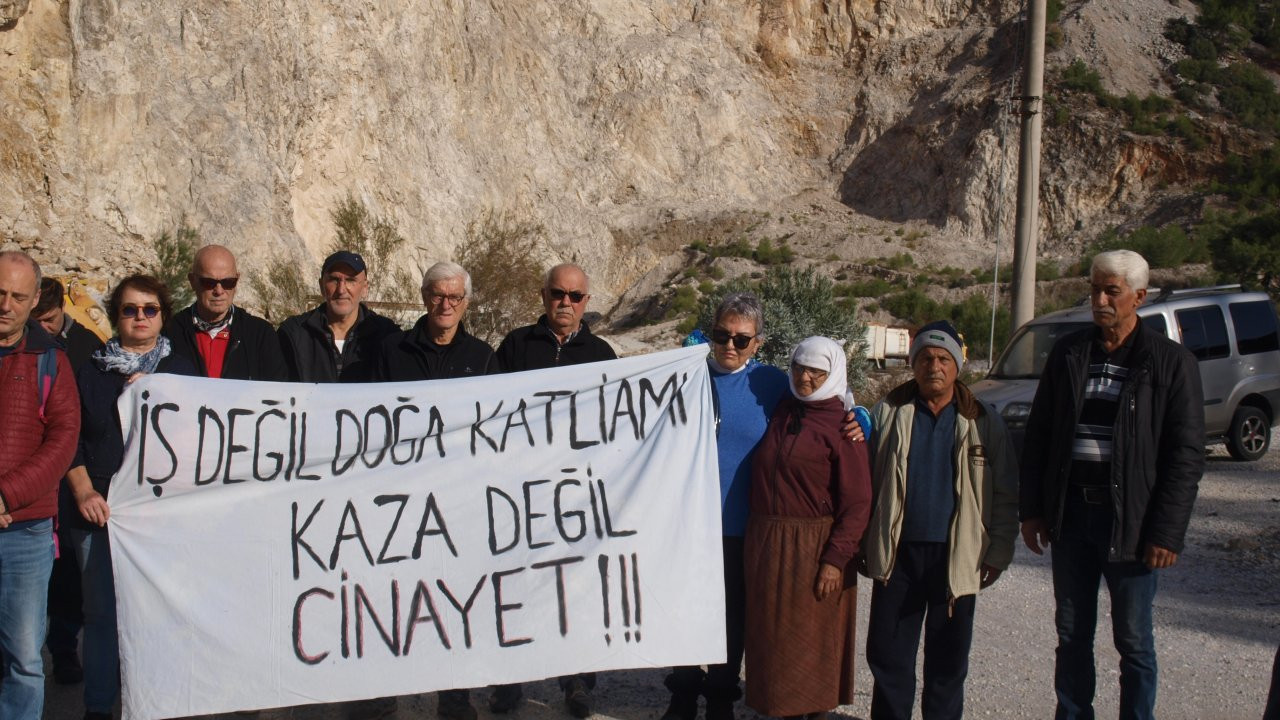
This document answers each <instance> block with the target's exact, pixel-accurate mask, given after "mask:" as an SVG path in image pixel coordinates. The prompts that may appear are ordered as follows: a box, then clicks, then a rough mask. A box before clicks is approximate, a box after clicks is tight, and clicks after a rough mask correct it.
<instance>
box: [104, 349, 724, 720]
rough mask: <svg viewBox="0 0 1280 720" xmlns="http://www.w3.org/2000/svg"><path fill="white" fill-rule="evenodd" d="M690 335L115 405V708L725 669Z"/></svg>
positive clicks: (706, 424) (142, 393)
mask: <svg viewBox="0 0 1280 720" xmlns="http://www.w3.org/2000/svg"><path fill="white" fill-rule="evenodd" d="M705 352H706V349H705V348H698V347H693V348H685V349H681V350H673V351H670V352H664V353H658V354H654V355H648V356H642V357H635V358H627V359H623V360H616V361H611V362H607V363H595V364H590V365H578V366H573V367H565V368H556V369H551V370H541V371H534V372H527V373H518V374H513V375H502V376H491V377H482V378H468V379H461V380H437V381H427V382H418V383H388V384H375V385H304V384H284V383H249V382H238V381H225V380H207V379H192V378H186V377H177V376H166V375H153V376H148V377H146V378H143V379H142V380H140V381H139V382H137V383H135V385H136V387H132V388H131V389H129V390H128V391H126V393H125V394H124V395H123V396H122V397H121V400H120V405H119V409H120V417H121V418H122V421H123V422H124V425H125V433H126V452H125V463H124V465H123V466H122V467H121V469H120V472H119V473H117V475H116V476H115V478H114V479H113V481H112V484H111V490H110V502H111V508H112V512H111V520H110V523H109V529H110V533H111V551H112V560H113V563H114V570H115V578H116V588H117V590H116V592H117V598H118V606H119V613H118V615H119V628H120V651H121V658H122V673H123V681H124V682H123V686H124V688H123V696H124V706H125V714H126V717H129V718H143V719H144V720H149V719H150V718H160V717H173V716H181V715H198V714H207V713H214V712H227V711H233V710H246V709H257V708H268V707H280V706H287V705H298V704H305V703H311V702H332V701H341V700H354V699H360V698H367V697H381V696H388V695H400V694H411V693H420V692H426V691H430V690H439V689H447V688H459V687H475V686H480V685H487V684H491V683H509V682H517V681H524V680H533V679H540V678H545V677H551V676H556V675H564V674H570V673H576V672H585V671H590V670H610V669H621V668H630V667H643V666H666V665H689V664H700V663H707V662H721V661H723V658H724V597H723V587H722V584H721V580H720V578H721V577H722V567H721V555H720V510H719V499H720V494H719V486H718V482H717V479H716V478H717V468H716V453H715V438H714V432H713V429H712V424H713V417H712V415H713V410H712V400H711V395H710V384H709V381H708V377H707V365H706V361H705Z"/></svg>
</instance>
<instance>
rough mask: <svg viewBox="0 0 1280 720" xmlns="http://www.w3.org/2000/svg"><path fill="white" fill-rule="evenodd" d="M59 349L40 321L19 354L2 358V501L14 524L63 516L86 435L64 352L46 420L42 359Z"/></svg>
mask: <svg viewBox="0 0 1280 720" xmlns="http://www.w3.org/2000/svg"><path fill="white" fill-rule="evenodd" d="M51 347H57V345H56V344H55V343H54V341H53V339H52V338H50V337H49V334H48V333H46V332H45V331H44V329H43V328H41V327H40V326H39V325H38V324H36V323H34V322H29V323H27V332H26V334H25V335H24V336H23V337H22V339H21V340H19V341H18V344H17V345H16V346H15V347H14V349H13V351H12V352H10V353H9V354H7V355H5V356H4V357H3V358H0V418H3V419H4V431H3V432H0V501H3V502H4V507H5V508H6V510H5V512H7V513H8V514H9V515H11V516H13V522H23V521H25V520H41V519H43V518H48V517H53V516H54V515H55V514H57V512H58V482H59V481H60V480H61V479H62V476H63V475H65V474H66V472H67V468H69V467H71V458H72V457H73V456H74V455H75V453H76V441H77V439H78V438H79V436H80V394H79V393H78V392H77V391H76V375H75V373H74V372H72V370H71V363H70V362H69V361H68V360H67V355H66V353H64V352H62V350H58V351H57V354H58V375H57V377H56V378H55V379H54V382H53V389H52V391H51V392H50V393H49V398H48V400H47V401H46V403H45V408H44V417H43V418H41V417H40V399H39V397H38V396H37V393H36V376H37V375H38V364H39V361H40V355H41V354H42V353H43V352H44V351H45V350H46V349H48V348H51Z"/></svg>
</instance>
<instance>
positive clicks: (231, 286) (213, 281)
mask: <svg viewBox="0 0 1280 720" xmlns="http://www.w3.org/2000/svg"><path fill="white" fill-rule="evenodd" d="M196 282H198V283H200V287H202V288H204V289H205V290H212V289H214V288H216V287H218V286H219V285H221V286H222V289H223V290H235V289H236V283H238V282H240V278H238V277H224V278H211V277H198V278H196Z"/></svg>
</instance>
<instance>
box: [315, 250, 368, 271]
mask: <svg viewBox="0 0 1280 720" xmlns="http://www.w3.org/2000/svg"><path fill="white" fill-rule="evenodd" d="M334 265H346V266H347V267H349V268H351V269H352V270H355V271H356V274H360V273H362V272H364V258H362V257H360V253H353V252H351V251H349V250H339V251H338V252H336V253H334V254H332V255H330V256H329V257H327V258H325V259H324V265H322V266H320V274H322V275H323V274H324V273H327V272H329V271H330V270H332V269H333V266H334Z"/></svg>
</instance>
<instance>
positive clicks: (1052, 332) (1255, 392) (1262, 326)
mask: <svg viewBox="0 0 1280 720" xmlns="http://www.w3.org/2000/svg"><path fill="white" fill-rule="evenodd" d="M1138 316H1139V317H1140V318H1141V319H1142V322H1143V323H1145V324H1146V325H1147V327H1148V328H1151V329H1153V330H1156V331H1157V332H1160V333H1163V334H1165V335H1167V336H1168V337H1170V338H1172V339H1174V340H1177V341H1178V342H1181V343H1182V344H1183V345H1185V346H1186V348H1187V349H1188V350H1190V351H1191V353H1192V354H1193V355H1195V356H1196V360H1197V361H1198V362H1199V364H1200V379H1201V381H1202V383H1203V385H1204V429H1205V435H1206V438H1205V442H1206V443H1216V442H1225V443H1226V445H1227V452H1229V453H1231V456H1232V457H1233V458H1236V459H1237V460H1257V459H1258V458H1260V457H1262V456H1263V455H1264V454H1265V453H1266V452H1267V448H1268V447H1269V446H1270V444H1271V427H1272V425H1275V424H1276V414H1277V411H1280V321H1277V318H1276V311H1275V306H1274V305H1273V304H1272V302H1271V299H1270V298H1269V297H1268V296H1267V295H1266V294H1265V293H1258V292H1241V290H1240V286H1239V285H1223V286H1218V287H1209V288H1192V289H1188V290H1172V291H1161V290H1159V289H1157V288H1152V289H1151V290H1149V291H1148V293H1147V300H1146V302H1144V303H1143V304H1142V305H1140V306H1139V307H1138ZM1092 324H1093V315H1092V312H1091V311H1090V309H1089V307H1088V306H1087V304H1086V305H1084V306H1077V307H1073V308H1069V309H1067V310H1059V311H1058V312H1053V313H1049V314H1048V315H1044V316H1042V317H1038V318H1036V319H1034V320H1032V321H1031V322H1029V323H1027V324H1026V325H1023V326H1022V327H1021V328H1018V331H1017V332H1016V333H1014V335H1013V339H1011V340H1010V341H1009V345H1008V346H1007V347H1006V348H1005V350H1004V352H1002V353H1001V354H1000V358H999V359H998V360H996V363H995V365H993V366H992V370H991V374H989V375H988V376H987V379H985V380H983V381H981V382H978V383H975V384H974V386H973V391H974V392H975V393H976V394H977V395H978V397H979V398H981V399H982V400H984V401H985V402H987V403H989V404H991V405H993V406H994V407H995V408H996V410H997V411H998V412H999V413H1000V415H1001V416H1002V417H1003V418H1004V420H1005V423H1006V424H1007V425H1008V426H1009V431H1010V434H1011V435H1012V436H1013V438H1014V442H1015V443H1016V444H1017V446H1018V447H1019V448H1021V446H1022V436H1023V433H1024V431H1025V429H1026V424H1027V415H1028V414H1029V413H1030V411H1031V400H1032V398H1034V397H1035V394H1036V385H1037V384H1038V383H1039V381H1040V373H1042V372H1043V371H1044V364H1045V360H1046V358H1047V357H1048V355H1049V350H1050V348H1052V347H1053V345H1054V343H1056V342H1057V341H1058V339H1059V338H1061V337H1062V336H1064V335H1067V334H1069V333H1072V332H1074V331H1076V330H1079V329H1081V328H1085V327H1088V326H1090V325H1092Z"/></svg>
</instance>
